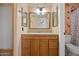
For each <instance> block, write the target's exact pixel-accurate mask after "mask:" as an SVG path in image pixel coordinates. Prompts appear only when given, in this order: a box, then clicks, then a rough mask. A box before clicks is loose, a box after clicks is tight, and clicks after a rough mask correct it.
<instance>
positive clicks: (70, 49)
mask: <svg viewBox="0 0 79 59" xmlns="http://www.w3.org/2000/svg"><path fill="white" fill-rule="evenodd" d="M71 37H72V36H71V35H65V51H66V52H65V53H66V55H67V56H79V47H78V46H75V45H73V44H71V43H70V41H71Z"/></svg>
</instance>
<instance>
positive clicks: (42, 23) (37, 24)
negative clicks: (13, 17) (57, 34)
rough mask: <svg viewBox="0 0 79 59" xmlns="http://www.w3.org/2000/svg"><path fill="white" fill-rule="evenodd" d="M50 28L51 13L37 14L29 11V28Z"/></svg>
mask: <svg viewBox="0 0 79 59" xmlns="http://www.w3.org/2000/svg"><path fill="white" fill-rule="evenodd" d="M49 28H50V13H46V14H45V15H37V14H36V13H33V12H32V13H29V29H49Z"/></svg>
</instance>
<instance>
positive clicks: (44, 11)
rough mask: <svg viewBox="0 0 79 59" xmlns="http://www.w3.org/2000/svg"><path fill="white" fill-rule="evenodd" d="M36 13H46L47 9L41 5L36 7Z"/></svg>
mask: <svg viewBox="0 0 79 59" xmlns="http://www.w3.org/2000/svg"><path fill="white" fill-rule="evenodd" d="M35 13H36V14H37V15H45V13H46V9H45V8H43V7H39V8H37V9H36V11H35Z"/></svg>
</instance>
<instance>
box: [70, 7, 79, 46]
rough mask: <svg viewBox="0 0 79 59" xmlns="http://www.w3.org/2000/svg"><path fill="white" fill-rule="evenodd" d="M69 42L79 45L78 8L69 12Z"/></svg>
mask: <svg viewBox="0 0 79 59" xmlns="http://www.w3.org/2000/svg"><path fill="white" fill-rule="evenodd" d="M70 26H71V35H72V38H71V42H70V43H72V44H74V45H76V46H79V9H78V8H77V9H75V10H74V11H73V12H72V14H71V25H70Z"/></svg>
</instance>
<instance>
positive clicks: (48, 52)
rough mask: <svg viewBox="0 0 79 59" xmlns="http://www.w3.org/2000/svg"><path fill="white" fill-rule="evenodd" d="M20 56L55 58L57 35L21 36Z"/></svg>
mask: <svg viewBox="0 0 79 59" xmlns="http://www.w3.org/2000/svg"><path fill="white" fill-rule="evenodd" d="M21 39H22V41H21V50H22V56H57V55H58V35H26V34H22V36H21Z"/></svg>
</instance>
